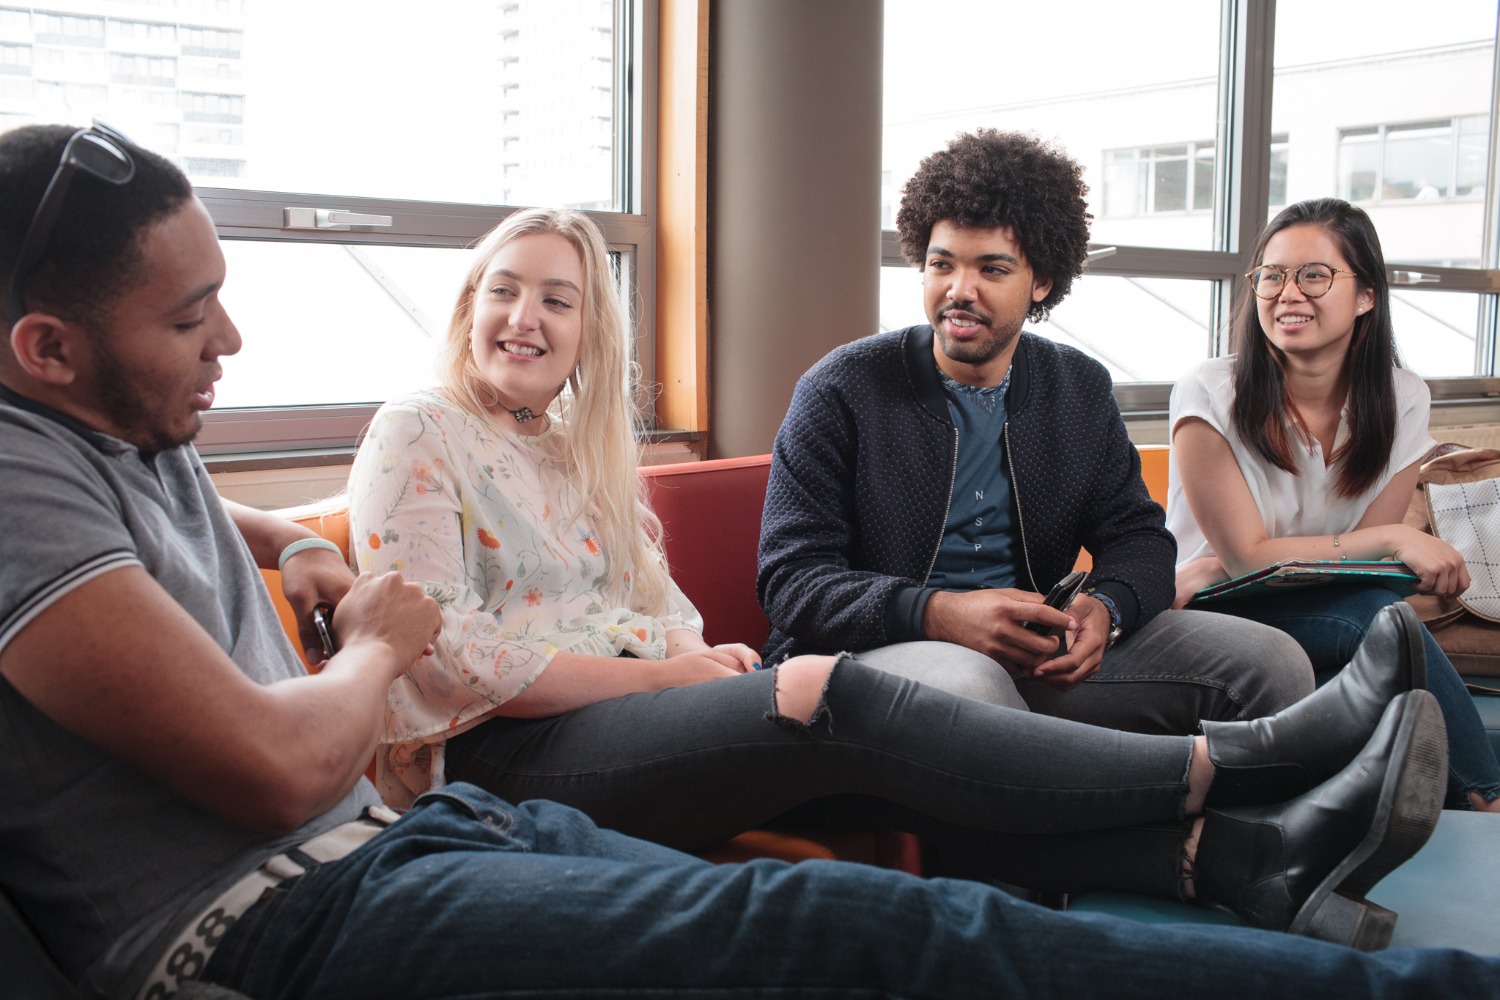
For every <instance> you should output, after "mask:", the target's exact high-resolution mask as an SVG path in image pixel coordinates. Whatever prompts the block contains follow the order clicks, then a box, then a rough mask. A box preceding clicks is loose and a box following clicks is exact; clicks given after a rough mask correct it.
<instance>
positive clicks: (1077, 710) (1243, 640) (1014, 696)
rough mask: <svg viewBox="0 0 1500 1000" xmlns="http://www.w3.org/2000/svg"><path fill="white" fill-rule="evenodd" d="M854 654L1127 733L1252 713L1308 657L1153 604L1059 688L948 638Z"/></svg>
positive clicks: (1292, 688)
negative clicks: (1080, 677) (1140, 622)
mask: <svg viewBox="0 0 1500 1000" xmlns="http://www.w3.org/2000/svg"><path fill="white" fill-rule="evenodd" d="M859 656H860V659H861V660H862V661H864V662H865V663H867V664H868V665H870V666H872V667H875V668H877V669H879V670H884V671H887V672H889V673H893V674H896V675H898V676H901V677H908V678H910V679H912V680H916V681H921V682H922V683H923V684H927V685H930V686H934V687H939V688H942V689H944V690H946V691H949V692H950V693H953V694H958V695H961V696H963V697H965V698H973V699H976V700H978V701H984V702H989V703H990V704H992V705H1004V706H1007V707H1009V708H1015V709H1020V710H1022V711H1031V712H1035V713H1037V714H1039V715H1048V716H1052V717H1054V718H1059V719H1070V720H1072V721H1074V722H1086V723H1088V724H1089V725H1092V726H1103V727H1105V728H1108V729H1123V730H1126V731H1128V732H1133V733H1159V734H1171V733H1178V734H1181V733H1196V732H1197V731H1198V722H1199V720H1201V719H1210V720H1213V721H1216V722H1218V721H1233V720H1239V719H1258V718H1260V717H1262V716H1266V715H1274V714H1275V713H1277V712H1279V711H1281V710H1282V709H1283V708H1285V707H1287V706H1288V705H1290V704H1292V703H1293V702H1296V701H1300V700H1301V699H1303V698H1305V697H1307V696H1308V695H1310V694H1312V691H1313V671H1312V665H1311V664H1310V663H1309V662H1308V660H1307V654H1306V653H1304V652H1303V651H1302V647H1301V646H1299V645H1298V644H1297V643H1296V641H1295V640H1293V639H1291V638H1290V637H1288V636H1287V635H1286V634H1285V633H1284V632H1281V631H1280V630H1279V629H1275V628H1271V627H1269V626H1263V625H1260V624H1259V623H1256V622H1250V621H1246V620H1244V619H1240V618H1233V617H1230V616H1229V615H1219V614H1213V613H1211V612H1207V611H1164V612H1162V613H1161V614H1159V615H1157V616H1156V617H1155V618H1153V619H1151V621H1149V622H1147V623H1146V625H1145V626H1144V627H1143V628H1141V629H1140V630H1139V631H1138V632H1135V633H1133V634H1132V635H1130V636H1129V637H1127V638H1126V639H1125V640H1124V641H1122V642H1121V643H1119V644H1118V645H1117V646H1115V647H1114V648H1113V649H1111V650H1109V651H1108V652H1107V653H1105V654H1104V662H1103V663H1102V664H1101V665H1100V667H1099V670H1098V672H1097V673H1095V674H1094V676H1092V677H1090V678H1089V679H1088V680H1086V681H1084V682H1083V683H1082V684H1080V685H1078V686H1077V687H1076V688H1074V689H1073V690H1071V691H1065V692H1064V691H1057V690H1055V689H1053V688H1050V687H1048V686H1047V685H1046V684H1043V683H1041V682H1039V681H1033V680H1019V681H1017V680H1013V679H1012V678H1011V676H1010V675H1009V674H1008V673H1006V672H1005V670H1004V669H1003V668H1002V667H1001V666H1000V665H999V664H998V663H996V662H995V661H994V660H992V659H990V658H989V657H988V656H985V655H984V654H983V653H978V652H975V651H974V650H972V649H968V648H967V647H964V646H958V645H954V644H952V643H945V642H907V643H898V644H896V645H893V646H885V647H882V648H880V649H874V650H869V651H867V652H863V653H860V654H859Z"/></svg>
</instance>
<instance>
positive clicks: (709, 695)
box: [446, 657, 1191, 895]
mask: <svg viewBox="0 0 1500 1000" xmlns="http://www.w3.org/2000/svg"><path fill="white" fill-rule="evenodd" d="M776 669H779V668H775V669H772V670H763V671H757V672H753V673H748V674H740V675H736V676H733V677H728V678H724V679H722V680H716V681H710V682H708V683H704V684H693V685H689V686H687V687H679V688H670V689H668V690H665V691H655V692H648V693H641V694H632V695H626V696H624V697H620V698H611V699H609V700H607V701H602V702H598V703H596V704H593V705H588V706H586V707H584V708H580V709H577V710H575V711H572V712H568V713H566V714H564V715H560V716H555V717H551V718H544V719H505V718H496V719H491V720H489V721H487V722H485V723H483V724H481V725H480V726H478V727H476V728H474V729H472V730H470V731H469V732H467V733H463V734H461V735H459V736H456V737H454V738H452V739H450V740H449V741H448V745H447V750H446V758H447V777H448V778H449V780H452V781H465V782H470V783H473V784H477V785H479V786H481V787H483V788H485V789H487V790H488V791H490V792H493V793H494V794H496V795H499V796H502V797H504V798H506V799H509V800H511V801H515V802H521V801H525V800H527V799H551V800H553V801H556V802H562V803H564V804H567V805H571V806H574V807H576V808H578V809H581V810H583V811H584V812H585V813H587V814H588V815H589V816H591V817H592V818H593V819H594V820H595V821H596V822H597V823H599V825H601V826H605V827H608V828H610V829H613V830H619V831H621V832H623V833H627V834H630V835H632V836H637V837H643V838H645V839H647V840H652V841H655V842H657V843H661V844H667V845H670V846H673V847H678V848H682V849H688V850H701V849H704V848H707V847H710V846H713V845H715V844H718V843H721V842H722V841H724V840H726V839H728V838H729V837H732V836H734V835H735V834H738V833H741V832H743V831H745V830H747V829H751V828H754V827H759V826H765V825H767V824H768V823H770V822H771V821H773V820H775V819H777V818H778V817H781V816H783V815H784V814H787V813H788V812H789V811H791V810H794V809H799V807H801V813H800V815H799V817H798V819H799V820H801V821H814V822H819V823H835V824H837V823H838V822H839V820H840V817H843V818H844V820H845V821H846V822H847V824H848V825H850V826H856V827H863V828H866V829H870V828H874V829H902V830H908V831H910V832H912V833H916V834H918V835H920V836H923V837H924V838H928V837H930V838H934V839H936V840H946V839H949V838H956V839H959V840H962V841H964V843H966V844H973V842H974V840H975V839H979V840H980V841H982V845H983V847H984V850H983V852H982V854H983V855H984V856H985V857H987V858H989V859H990V860H989V867H987V868H986V869H985V870H984V871H983V872H982V873H981V872H976V873H975V874H984V875H986V876H988V877H993V878H998V879H1002V880H1004V881H1006V882H1009V883H1011V884H1016V885H1025V886H1027V887H1028V888H1035V889H1047V890H1052V891H1076V890H1082V889H1084V888H1104V887H1113V888H1131V889H1135V890H1137V891H1143V892H1154V893H1157V894H1165V895H1175V894H1176V893H1177V867H1176V866H1177V861H1178V858H1179V857H1180V851H1181V845H1182V838H1183V829H1182V827H1181V825H1180V823H1178V820H1180V819H1181V816H1182V808H1183V798H1184V794H1185V790H1186V787H1187V769H1188V763H1189V759H1190V756H1191V740H1190V739H1189V738H1187V737H1180V736H1146V735H1140V734H1134V733H1125V732H1117V731H1112V730H1104V729H1097V728H1093V727H1089V726H1082V725H1078V724H1076V723H1072V722H1067V721H1064V720H1060V719H1052V718H1047V717H1044V716H1039V715H1033V714H1030V713H1027V712H1018V711H1015V710H1013V709H1009V708H1003V707H997V706H994V705H989V704H984V703H981V702H977V701H972V700H968V699H964V698H959V697H955V696H953V695H951V694H948V693H946V692H944V691H940V690H937V689H935V688H931V687H928V686H927V685H923V684H915V683H912V682H911V681H909V680H906V679H903V678H900V677H896V676H893V675H891V674H888V673H885V672H883V671H880V670H876V669H873V668H871V667H869V666H866V665H865V664H863V663H861V662H860V661H859V659H858V658H856V657H844V658H841V659H840V660H839V661H838V662H837V663H836V665H835V666H834V668H833V670H832V672H831V674H830V675H829V679H828V684H827V686H826V688H825V690H824V692H823V700H822V703H821V705H820V706H819V708H818V710H817V711H816V712H815V713H814V715H813V718H812V722H811V724H808V725H804V724H802V723H800V722H798V721H796V720H792V719H788V718H786V717H783V716H780V715H778V714H777V713H776V711H775V701H774V685H775V681H776ZM830 797H832V798H830ZM809 810H811V811H809ZM1124 827H1130V828H1134V829H1132V830H1131V831H1130V834H1129V836H1125V835H1124V834H1123V833H1122V831H1121V830H1120V828H1124ZM1080 855H1082V856H1083V857H1085V858H1086V859H1087V860H1086V861H1084V862H1083V863H1080V859H1079V856H1080Z"/></svg>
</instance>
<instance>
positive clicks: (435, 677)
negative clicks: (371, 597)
mask: <svg viewBox="0 0 1500 1000" xmlns="http://www.w3.org/2000/svg"><path fill="white" fill-rule="evenodd" d="M563 433H565V431H564V430H562V429H561V428H557V427H552V428H549V429H547V430H545V431H543V432H542V433H541V434H540V435H537V436H535V437H528V436H525V435H520V434H511V433H507V432H505V431H503V430H501V429H499V428H498V427H496V426H495V425H494V424H492V423H490V422H489V421H488V420H482V419H480V418H478V417H475V416H474V415H472V414H470V413H468V412H466V411H464V410H463V409H461V408H459V407H458V406H456V405H454V404H453V403H451V402H449V401H448V399H447V398H446V397H445V396H444V395H442V394H441V393H440V392H437V391H426V392H418V393H413V394H411V395H408V396H404V397H401V398H398V399H394V400H392V401H391V402H389V403H387V404H385V405H384V406H382V407H381V408H380V410H379V412H377V413H376V414H375V418H374V420H373V422H372V423H371V425H370V431H369V434H368V435H367V436H366V437H365V440H364V443H363V444H362V445H360V449H359V454H358V456H357V457H356V458H355V460H354V468H353V471H352V472H351V474H350V477H349V521H350V524H349V530H350V547H351V549H352V551H353V554H354V560H355V562H356V564H357V566H358V568H359V569H361V570H375V571H383V570H391V569H394V570H399V571H400V573H401V575H402V576H403V577H405V578H406V579H407V580H410V581H412V582H415V583H420V584H422V586H423V587H424V588H425V589H426V591H427V593H428V594H430V595H431V596H432V597H433V599H434V600H436V601H437V602H438V605H439V607H440V608H441V609H442V616H443V626H442V632H441V634H440V636H439V637H438V640H437V642H436V643H434V647H435V649H436V651H437V652H436V655H435V656H428V657H423V658H422V659H421V660H419V661H418V662H417V663H415V664H414V665H413V666H412V668H411V669H410V670H409V671H407V673H405V674H404V675H402V676H401V677H400V678H398V679H397V680H396V681H395V682H394V683H393V684H392V685H391V688H390V692H389V694H388V695H387V713H386V735H385V740H384V742H383V744H382V747H381V753H380V756H379V760H378V764H377V772H378V773H377V784H378V785H379V786H380V791H381V794H382V795H384V796H385V797H386V800H387V801H389V802H393V803H403V802H410V800H411V799H413V798H415V796H416V795H418V794H420V793H421V792H423V791H426V790H427V789H428V788H430V787H434V786H436V785H439V784H441V783H442V780H443V776H442V772H443V764H442V758H443V755H442V745H443V742H444V741H445V740H446V739H447V738H448V737H449V736H453V735H456V734H457V733H460V732H462V731H463V730H465V729H468V728H470V727H471V726H473V725H474V724H476V723H477V722H479V721H480V720H481V719H482V718H483V717H484V716H485V715H486V714H488V713H489V712H490V710H491V709H493V708H494V707H495V706H496V705H499V704H501V703H502V702H504V701H506V700H507V699H509V698H513V697H515V696H516V695H518V694H520V693H521V692H522V691H524V690H525V689H526V687H527V686H528V685H530V684H531V682H532V681H534V680H536V679H537V677H539V676H540V675H541V673H542V671H543V670H545V669H547V664H548V663H549V662H551V660H552V657H553V656H555V655H556V654H557V653H559V652H563V651H566V652H570V653H582V654H589V655H594V656H611V657H612V656H618V655H620V654H621V653H631V654H633V655H635V656H637V657H641V658H644V659H661V658H663V657H664V656H665V655H666V634H667V632H668V631H669V630H671V629H679V628H686V629H691V630H693V631H695V632H701V631H702V621H701V619H700V618H699V617H698V613H697V611H696V610H694V608H693V606H692V605H691V604H690V603H689V602H688V600H687V598H686V597H685V596H683V594H682V592H681V591H679V590H678V589H677V588H676V586H675V585H674V586H673V587H672V589H671V593H670V595H669V598H668V607H667V609H666V611H665V613H663V614H652V613H651V612H650V611H648V610H645V609H643V608H642V607H641V606H640V604H641V602H640V601H639V599H638V598H637V596H636V595H635V594H633V593H632V592H631V591H630V587H629V582H628V581H629V574H628V573H627V574H626V582H625V583H623V584H622V585H618V586H612V585H611V584H610V582H609V579H608V574H607V572H606V569H607V567H608V561H609V559H610V557H611V553H609V552H606V551H604V548H603V545H602V544H601V542H600V541H599V539H598V537H597V536H596V535H595V533H594V529H593V524H592V521H591V519H590V518H589V517H588V516H587V515H585V516H581V517H578V518H577V519H576V520H575V519H574V517H573V515H574V513H575V512H576V511H577V510H578V509H579V507H580V506H581V505H582V503H583V498H582V497H580V496H579V495H578V492H577V491H576V490H575V489H574V488H573V485H572V483H571V482H569V481H568V479H567V477H565V476H564V475H563V472H562V470H561V468H560V463H559V462H558V461H557V460H556V459H555V458H554V456H555V455H556V454H557V453H558V445H559V443H560V441H561V435H562V434H563Z"/></svg>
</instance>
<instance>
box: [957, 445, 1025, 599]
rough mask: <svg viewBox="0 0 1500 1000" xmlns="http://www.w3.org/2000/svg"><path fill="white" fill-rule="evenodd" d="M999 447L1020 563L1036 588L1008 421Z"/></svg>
mask: <svg viewBox="0 0 1500 1000" xmlns="http://www.w3.org/2000/svg"><path fill="white" fill-rule="evenodd" d="M1000 441H1001V444H1000V447H1001V448H1002V449H1004V451H1005V470H1006V471H1007V472H1009V473H1010V491H1011V493H1012V494H1013V495H1014V496H1015V498H1016V531H1017V532H1018V533H1019V534H1020V536H1021V563H1022V564H1023V565H1024V566H1025V567H1026V576H1027V578H1028V579H1029V580H1030V581H1031V589H1032V590H1036V574H1035V573H1033V572H1032V571H1031V552H1030V551H1029V550H1028V549H1027V548H1026V518H1025V517H1023V516H1022V514H1021V484H1020V483H1019V482H1017V481H1016V464H1015V462H1013V461H1011V457H1010V421H1009V420H1007V421H1006V422H1005V425H1004V426H1003V427H1001V428H1000ZM949 502H950V503H951V502H952V494H951V492H950V494H949ZM943 523H944V524H947V523H948V519H947V515H944V517H943Z"/></svg>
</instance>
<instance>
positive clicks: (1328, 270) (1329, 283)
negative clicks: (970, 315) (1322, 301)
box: [1245, 263, 1354, 299]
mask: <svg viewBox="0 0 1500 1000" xmlns="http://www.w3.org/2000/svg"><path fill="white" fill-rule="evenodd" d="M1288 274H1290V275H1291V276H1292V280H1293V281H1294V282H1296V284H1297V287H1298V288H1300V289H1302V294H1303V295H1306V296H1307V297H1308V298H1310V299H1315V298H1317V297H1318V296H1320V295H1326V294H1328V289H1330V288H1332V287H1333V279H1334V278H1336V277H1338V276H1339V275H1341V274H1349V275H1352V274H1354V272H1353V271H1347V270H1345V269H1344V268H1342V267H1334V266H1333V265H1332V264H1316V263H1313V264H1303V265H1302V266H1301V267H1298V268H1296V269H1294V270H1291V271H1288V270H1287V269H1286V268H1284V267H1282V266H1281V265H1280V264H1262V265H1261V266H1260V267H1257V268H1256V269H1255V270H1253V271H1251V272H1250V273H1249V274H1247V275H1245V278H1246V279H1247V280H1248V281H1249V282H1250V290H1251V291H1252V292H1254V293H1255V296H1256V298H1261V299H1274V298H1276V297H1277V296H1278V295H1280V294H1281V291H1282V289H1284V288H1286V276H1287V275H1288Z"/></svg>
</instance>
